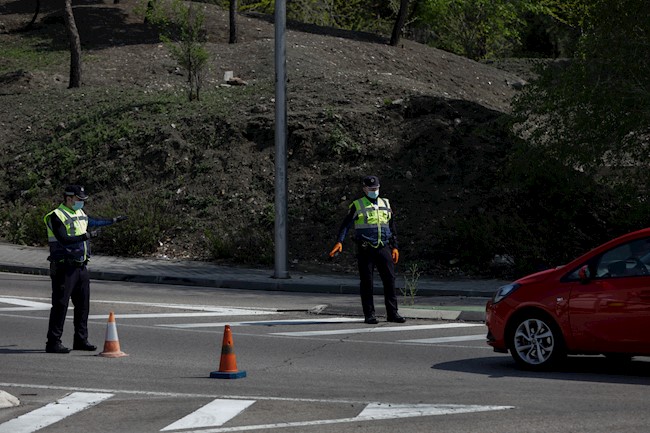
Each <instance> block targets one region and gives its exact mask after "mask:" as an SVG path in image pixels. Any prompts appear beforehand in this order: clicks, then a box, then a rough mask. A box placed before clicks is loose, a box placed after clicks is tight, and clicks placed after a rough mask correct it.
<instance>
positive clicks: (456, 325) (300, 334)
mask: <svg viewBox="0 0 650 433" xmlns="http://www.w3.org/2000/svg"><path fill="white" fill-rule="evenodd" d="M474 326H484V325H483V324H482V323H481V324H479V323H437V324H433V325H409V326H403V325H402V326H379V327H373V328H350V329H332V330H321V331H297V332H274V333H273V334H272V335H284V336H291V337H313V336H318V335H342V334H375V333H382V332H404V331H423V330H427V329H452V328H469V327H474Z"/></svg>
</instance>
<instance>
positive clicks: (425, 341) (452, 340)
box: [399, 334, 486, 344]
mask: <svg viewBox="0 0 650 433" xmlns="http://www.w3.org/2000/svg"><path fill="white" fill-rule="evenodd" d="M485 338H486V337H485V334H478V335H459V336H457V337H436V338H421V339H417V340H400V341H399V342H400V343H423V344H439V343H456V342H459V341H480V340H483V341H484V340H485Z"/></svg>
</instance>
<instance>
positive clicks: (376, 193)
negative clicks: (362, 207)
mask: <svg viewBox="0 0 650 433" xmlns="http://www.w3.org/2000/svg"><path fill="white" fill-rule="evenodd" d="M366 195H367V196H368V198H371V199H376V198H377V197H379V190H377V191H368V192H367V193H366Z"/></svg>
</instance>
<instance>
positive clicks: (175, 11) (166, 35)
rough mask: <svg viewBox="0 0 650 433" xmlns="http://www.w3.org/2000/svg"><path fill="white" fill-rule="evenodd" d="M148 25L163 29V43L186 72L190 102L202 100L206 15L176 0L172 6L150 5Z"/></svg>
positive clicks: (147, 12) (191, 4) (205, 53)
mask: <svg viewBox="0 0 650 433" xmlns="http://www.w3.org/2000/svg"><path fill="white" fill-rule="evenodd" d="M145 21H147V22H150V23H152V24H155V25H157V26H159V27H160V28H161V30H162V34H161V36H160V39H161V40H162V41H163V43H165V45H166V46H167V48H168V49H169V50H170V52H171V54H172V57H173V58H174V59H175V60H176V61H177V62H178V65H179V66H180V67H181V68H182V69H184V70H185V71H186V72H187V84H188V96H189V99H190V101H191V100H194V99H196V100H198V99H200V91H201V86H202V84H203V76H204V74H205V69H206V67H207V62H208V52H207V51H206V49H205V27H204V21H205V15H204V14H203V11H202V10H200V9H197V6H195V5H194V4H193V3H189V6H187V5H185V4H184V3H183V2H182V1H181V0H173V1H172V2H171V3H169V4H163V2H158V1H149V2H148V4H147V11H146V15H145Z"/></svg>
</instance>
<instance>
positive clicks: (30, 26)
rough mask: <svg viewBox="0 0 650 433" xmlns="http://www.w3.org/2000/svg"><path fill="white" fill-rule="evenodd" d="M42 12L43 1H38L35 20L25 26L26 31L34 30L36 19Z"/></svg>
mask: <svg viewBox="0 0 650 433" xmlns="http://www.w3.org/2000/svg"><path fill="white" fill-rule="evenodd" d="M40 11H41V0H36V11H34V18H32V20H31V21H30V23H29V24H27V25H26V26H25V30H29V29H31V28H32V26H33V25H34V23H35V22H36V18H38V13H39V12H40Z"/></svg>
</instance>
